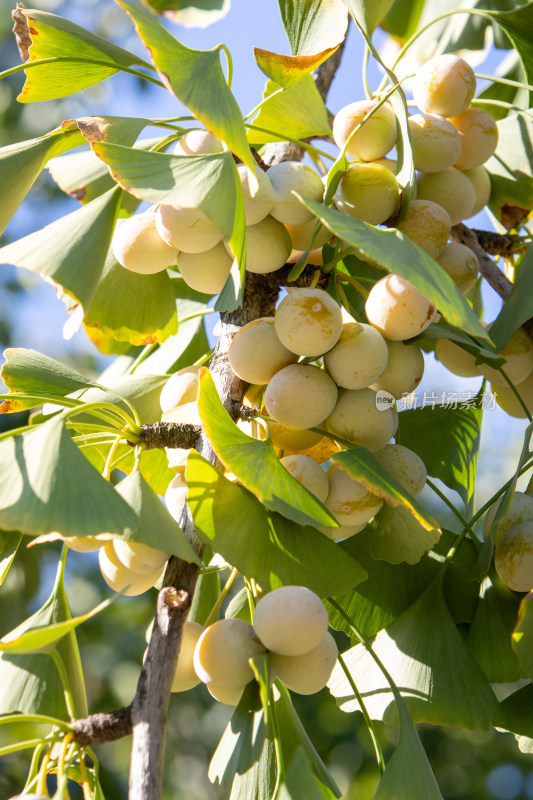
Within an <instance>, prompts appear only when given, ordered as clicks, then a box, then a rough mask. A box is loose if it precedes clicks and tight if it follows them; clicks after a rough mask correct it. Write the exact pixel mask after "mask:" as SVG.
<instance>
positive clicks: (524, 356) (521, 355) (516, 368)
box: [479, 325, 533, 392]
mask: <svg viewBox="0 0 533 800" xmlns="http://www.w3.org/2000/svg"><path fill="white" fill-rule="evenodd" d="M487 330H490V325H489V326H487ZM498 355H499V356H502V357H503V358H505V359H507V361H506V363H505V364H503V370H504V372H505V373H506V374H507V376H508V378H509V380H510V381H512V383H514V384H515V385H518V384H521V383H522V382H523V381H525V379H526V378H527V377H528V376H529V375H530V374H531V372H532V371H533V340H532V339H531V336H530V335H529V334H528V333H526V331H525V330H524V329H523V328H518V330H517V331H515V332H514V333H513V335H512V336H511V338H510V339H509V341H508V342H507V344H506V345H505V347H504V348H502V350H500V351H499V352H498ZM479 371H480V372H481V374H482V375H484V376H485V378H487V380H489V381H490V382H491V383H492V384H493V386H501V387H502V388H504V389H507V388H509V384H508V383H507V381H506V380H505V378H504V377H503V375H502V374H501V373H500V372H499V371H498V370H497V369H495V368H494V367H489V365H488V364H480V365H479ZM518 391H519V392H520V389H518Z"/></svg>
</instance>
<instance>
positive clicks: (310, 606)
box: [253, 586, 329, 656]
mask: <svg viewBox="0 0 533 800" xmlns="http://www.w3.org/2000/svg"><path fill="white" fill-rule="evenodd" d="M253 626H254V630H255V632H256V634H257V636H258V637H259V639H260V640H261V641H262V642H263V644H264V645H265V647H266V648H267V649H268V650H271V651H273V652H274V653H279V654H280V655H283V656H301V655H303V654H304V653H309V651H310V650H313V649H314V648H315V647H317V645H318V644H319V643H320V642H321V640H322V638H323V637H324V635H325V633H326V631H327V629H328V626H329V618H328V612H327V610H326V607H325V605H324V603H323V602H322V600H321V599H320V597H319V596H318V595H317V594H315V593H314V592H312V591H311V589H308V588H307V587H306V586H282V587H280V588H279V589H274V591H272V592H269V593H268V594H265V595H264V596H263V597H262V598H261V600H260V601H259V602H258V604H257V606H256V608H255V612H254V619H253Z"/></svg>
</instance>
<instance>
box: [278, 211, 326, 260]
mask: <svg viewBox="0 0 533 800" xmlns="http://www.w3.org/2000/svg"><path fill="white" fill-rule="evenodd" d="M315 225H316V219H312V220H311V221H310V222H304V223H302V224H301V225H285V227H286V228H287V230H288V231H289V236H290V237H291V242H292V247H293V250H307V248H308V246H309V244H310V242H311V235H312V233H313V231H314V229H315ZM332 236H333V234H332V233H331V231H330V230H328V229H327V228H326V227H325V226H324V225H321V226H320V229H319V231H318V233H317V235H316V238H315V241H314V242H313V250H312V251H311V253H314V252H315V250H318V249H319V248H320V247H322V246H323V245H325V244H326V242H329V240H330V239H331V237H332ZM310 258H311V255H310ZM311 263H314V262H313V261H312V262H311Z"/></svg>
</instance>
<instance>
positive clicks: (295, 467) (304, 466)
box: [280, 455, 329, 503]
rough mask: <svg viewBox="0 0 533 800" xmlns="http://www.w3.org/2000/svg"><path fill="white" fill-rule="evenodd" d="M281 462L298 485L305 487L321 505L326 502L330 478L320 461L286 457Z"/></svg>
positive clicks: (300, 457)
mask: <svg viewBox="0 0 533 800" xmlns="http://www.w3.org/2000/svg"><path fill="white" fill-rule="evenodd" d="M280 460H281V463H282V464H283V466H284V467H285V469H286V470H287V472H290V474H291V475H292V477H293V478H294V479H295V480H297V481H298V483H301V484H302V486H305V488H306V489H307V490H308V491H309V492H311V494H314V495H315V497H317V498H318V499H319V500H320V502H321V503H323V502H324V501H325V499H326V497H327V496H328V492H329V482H328V476H327V475H326V473H325V472H324V470H323V469H322V467H321V466H320V464H319V463H318V461H315V460H314V459H312V458H310V457H309V456H302V455H293V456H284V457H283V458H282V459H280Z"/></svg>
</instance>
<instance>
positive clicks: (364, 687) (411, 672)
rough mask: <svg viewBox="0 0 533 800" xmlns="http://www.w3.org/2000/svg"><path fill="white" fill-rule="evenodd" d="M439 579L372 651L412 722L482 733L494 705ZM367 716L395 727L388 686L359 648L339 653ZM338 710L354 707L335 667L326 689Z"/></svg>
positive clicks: (381, 634) (496, 715)
mask: <svg viewBox="0 0 533 800" xmlns="http://www.w3.org/2000/svg"><path fill="white" fill-rule="evenodd" d="M442 584H443V574H442V572H441V573H440V575H438V576H437V578H435V579H434V580H433V582H432V583H431V584H430V585H429V586H428V588H427V589H426V590H425V591H424V593H423V594H422V595H421V596H420V597H419V598H418V599H417V600H416V601H415V602H414V603H413V605H411V606H410V607H409V608H408V609H407V610H406V611H404V612H403V614H402V615H401V616H400V617H398V619H396V620H395V621H394V622H393V623H392V624H391V625H389V627H388V628H386V629H384V630H382V631H380V632H379V633H378V634H377V636H376V638H375V639H374V641H373V643H372V649H373V650H374V652H375V653H376V655H377V656H378V657H379V658H380V659H381V661H382V663H383V664H384V666H385V668H386V669H387V670H388V671H389V673H390V675H391V677H392V679H393V681H394V683H395V684H396V686H397V687H398V690H399V691H400V692H401V694H402V696H403V698H404V701H405V703H406V706H407V708H408V710H409V713H410V714H411V716H412V718H413V720H414V721H415V722H430V723H432V724H435V725H454V726H459V727H462V728H481V729H482V730H487V729H488V727H489V724H490V722H491V721H496V722H498V720H499V718H500V711H499V706H498V703H497V701H496V698H495V696H494V694H493V692H492V689H491V688H490V686H489V683H488V681H487V680H486V678H485V677H484V675H483V673H482V672H481V670H480V669H479V667H478V666H477V664H476V663H475V661H474V660H473V659H472V657H471V656H470V654H469V652H468V650H467V649H466V645H465V643H464V640H463V637H462V636H461V634H460V633H459V631H458V630H457V628H456V626H455V624H454V622H453V620H452V617H451V615H450V612H449V611H448V608H447V607H446V603H445V601H444V596H443V588H442ZM344 660H345V662H346V664H347V666H348V669H349V670H350V673H351V674H352V675H353V676H354V680H355V683H356V685H357V688H358V689H359V691H360V692H361V695H362V696H363V699H364V702H365V706H366V708H367V710H368V713H369V714H370V716H371V717H372V718H373V719H382V720H383V721H385V722H388V723H391V724H398V709H397V707H396V703H395V702H394V699H393V694H392V692H391V689H390V686H389V685H388V683H387V681H386V680H385V678H384V676H383V674H382V672H381V671H380V670H379V669H378V667H377V666H376V662H375V661H374V660H373V659H372V657H371V656H370V655H369V654H368V652H367V650H366V649H365V647H364V646H363V645H361V644H359V645H356V646H355V647H353V648H352V649H351V650H348V652H347V653H345V654H344ZM328 685H329V687H330V690H331V692H332V694H333V695H334V696H335V697H336V698H337V700H338V702H339V704H340V706H341V708H342V709H343V710H345V711H354V710H357V708H358V703H357V700H356V699H355V697H354V696H353V693H352V690H351V689H350V687H349V684H348V681H347V679H346V676H345V675H344V672H343V671H342V669H341V668H340V666H339V665H337V666H336V667H335V669H334V670H333V674H332V677H331V679H330V683H329V684H328Z"/></svg>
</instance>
